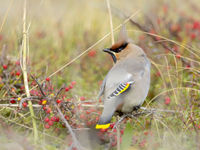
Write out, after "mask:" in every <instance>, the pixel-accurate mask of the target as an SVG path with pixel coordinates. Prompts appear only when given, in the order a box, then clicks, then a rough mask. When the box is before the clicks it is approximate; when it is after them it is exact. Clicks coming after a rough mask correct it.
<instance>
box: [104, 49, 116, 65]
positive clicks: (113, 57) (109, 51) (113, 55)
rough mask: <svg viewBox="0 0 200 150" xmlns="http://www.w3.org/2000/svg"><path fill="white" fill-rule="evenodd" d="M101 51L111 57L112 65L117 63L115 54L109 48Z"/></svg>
mask: <svg viewBox="0 0 200 150" xmlns="http://www.w3.org/2000/svg"><path fill="white" fill-rule="evenodd" d="M103 51H104V52H106V53H108V54H110V55H111V56H112V59H113V61H114V63H116V62H117V57H116V54H115V52H113V51H111V50H110V48H105V49H103Z"/></svg>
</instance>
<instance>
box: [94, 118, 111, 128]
mask: <svg viewBox="0 0 200 150" xmlns="http://www.w3.org/2000/svg"><path fill="white" fill-rule="evenodd" d="M111 119H112V115H111V114H110V115H108V116H104V115H102V116H101V118H100V120H99V122H98V124H96V129H107V128H109V127H110V121H111Z"/></svg>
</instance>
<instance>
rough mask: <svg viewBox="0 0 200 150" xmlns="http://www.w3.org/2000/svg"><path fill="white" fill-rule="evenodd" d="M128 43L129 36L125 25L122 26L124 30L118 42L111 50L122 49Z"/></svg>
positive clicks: (120, 33) (121, 31)
mask: <svg viewBox="0 0 200 150" xmlns="http://www.w3.org/2000/svg"><path fill="white" fill-rule="evenodd" d="M127 42H128V36H127V32H126V27H125V25H122V28H121V30H120V32H119V36H118V40H117V42H116V43H115V44H113V45H112V47H111V48H110V49H112V50H115V49H118V48H120V47H121V46H122V45H123V44H125V43H127Z"/></svg>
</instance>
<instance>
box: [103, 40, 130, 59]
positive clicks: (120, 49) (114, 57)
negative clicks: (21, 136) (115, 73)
mask: <svg viewBox="0 0 200 150" xmlns="http://www.w3.org/2000/svg"><path fill="white" fill-rule="evenodd" d="M127 45H128V43H127V42H126V43H124V44H122V45H121V46H119V47H116V45H114V46H112V47H111V48H106V49H104V50H103V51H104V52H107V53H109V54H110V55H111V56H112V59H113V61H114V63H116V62H117V58H116V55H115V54H114V53H119V52H121V51H122V50H124V49H125V48H126V47H127Z"/></svg>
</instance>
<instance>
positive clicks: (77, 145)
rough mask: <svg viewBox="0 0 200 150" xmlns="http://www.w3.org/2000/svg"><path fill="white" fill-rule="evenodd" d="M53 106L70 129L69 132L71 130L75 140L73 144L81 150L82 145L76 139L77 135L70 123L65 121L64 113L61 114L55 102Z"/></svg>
mask: <svg viewBox="0 0 200 150" xmlns="http://www.w3.org/2000/svg"><path fill="white" fill-rule="evenodd" d="M53 104H54V106H55V108H56V109H57V111H58V114H59V116H60V118H61V120H62V121H63V122H64V123H65V126H66V127H67V128H68V130H69V132H70V134H71V136H72V139H73V142H74V144H75V146H76V148H77V149H79V150H80V149H81V145H80V143H79V141H78V139H77V138H76V135H75V133H74V132H73V130H72V128H71V126H70V125H69V123H68V121H67V120H66V119H65V117H64V115H63V113H62V112H61V110H60V108H59V107H58V105H57V104H56V103H55V101H53Z"/></svg>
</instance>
